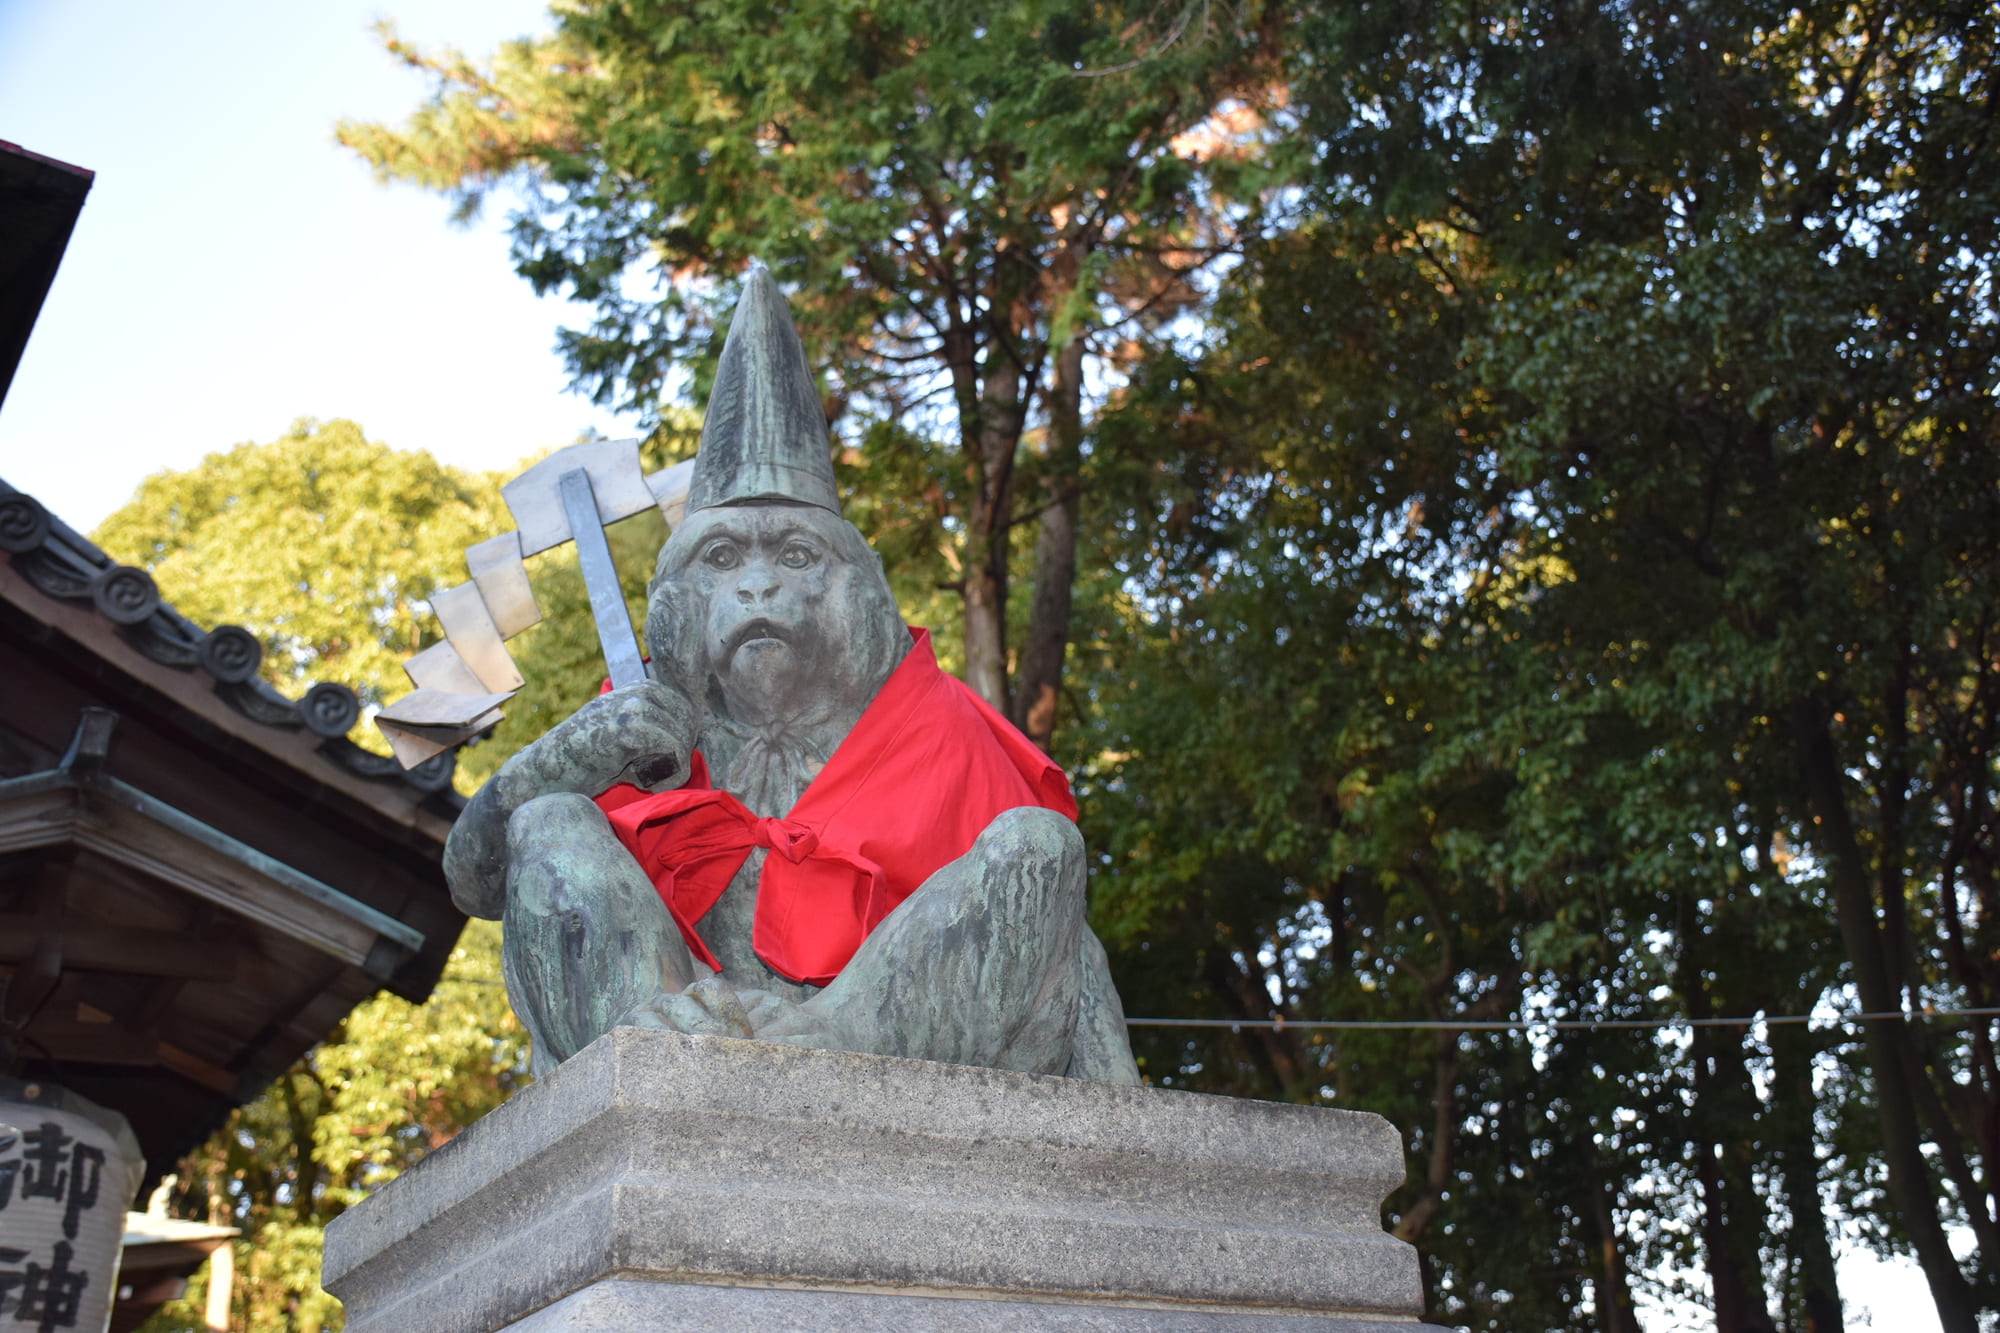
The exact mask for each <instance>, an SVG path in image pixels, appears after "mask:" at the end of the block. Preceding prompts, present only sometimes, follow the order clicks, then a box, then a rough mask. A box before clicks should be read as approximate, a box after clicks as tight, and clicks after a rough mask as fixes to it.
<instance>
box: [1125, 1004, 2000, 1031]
mask: <svg viewBox="0 0 2000 1333" xmlns="http://www.w3.org/2000/svg"><path fill="white" fill-rule="evenodd" d="M1930 1018H2000V1008H1987V1009H1912V1010H1908V1011H1904V1010H1898V1009H1892V1010H1887V1011H1885V1012H1879V1013H1861V1014H1833V1015H1830V1016H1826V1017H1822V1016H1820V1015H1818V1014H1753V1015H1751V1016H1750V1017H1748V1018H1532V1019H1472V1018H1463V1019H1460V1018H1379V1019H1378V1018H1332V1019H1321V1018H1313V1019H1297V1020H1294V1019H1289V1018H1128V1019H1126V1020H1125V1026H1127V1027H1134V1028H1228V1029H1229V1030H1230V1031H1232V1032H1234V1031H1240V1030H1242V1029H1244V1028H1268V1029H1270V1030H1272V1031H1278V1032H1283V1031H1291V1030H1294V1029H1298V1030H1303V1031H1367V1030H1371V1029H1372V1030H1376V1031H1406V1032H1438V1031H1443V1032H1546V1031H1550V1030H1554V1031H1557V1032H1595V1031H1598V1030H1599V1029H1618V1028H1636V1029H1661V1028H1733V1027H1743V1028H1747V1027H1755V1026H1756V1025H1757V1024H1759V1023H1763V1024H1765V1025H1766V1026H1777V1025H1780V1024H1789V1023H1815V1022H1819V1023H1824V1024H1825V1025H1826V1026H1827V1027H1858V1026H1860V1025H1861V1024H1863V1023H1870V1022H1881V1021H1892V1022H1893V1021H1897V1020H1901V1021H1903V1022H1908V1021H1910V1020H1912V1019H1930Z"/></svg>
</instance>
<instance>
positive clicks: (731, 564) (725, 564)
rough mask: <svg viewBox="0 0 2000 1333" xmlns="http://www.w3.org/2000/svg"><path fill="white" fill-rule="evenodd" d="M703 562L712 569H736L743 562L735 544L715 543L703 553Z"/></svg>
mask: <svg viewBox="0 0 2000 1333" xmlns="http://www.w3.org/2000/svg"><path fill="white" fill-rule="evenodd" d="M701 562H702V563H703V564H705V565H707V566H708V567H709V568H710V569H734V568H736V566H737V565H739V564H741V563H742V562H743V557H742V555H741V554H739V553H738V552H737V550H736V543H735V542H715V543H713V544H711V545H710V546H709V548H708V549H707V550H706V551H703V552H702V553H701Z"/></svg>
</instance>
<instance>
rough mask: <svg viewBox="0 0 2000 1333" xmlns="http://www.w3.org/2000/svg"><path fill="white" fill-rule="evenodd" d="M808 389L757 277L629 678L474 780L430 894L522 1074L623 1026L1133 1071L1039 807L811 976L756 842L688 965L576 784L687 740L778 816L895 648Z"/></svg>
mask: <svg viewBox="0 0 2000 1333" xmlns="http://www.w3.org/2000/svg"><path fill="white" fill-rule="evenodd" d="M818 402H819V399H818V394H817V392H816V391H815V390H814V388H813V384H812V379H811V374H810V372H809V370H808V369H807V366H806V362H805V356H804V353H803V352H802V351H801V350H800V347H799V341H798V334H797V333H796V332H795V331H794V329H793V327H792V323H791V319H790V315H789V313H788V312H787V310H786V308H785V305H784V298H783V296H782V295H781V294H780V293H779V292H778V290H777V287H776V284H774V283H773V282H772V281H771V279H770V276H769V275H768V274H766V273H764V272H762V271H761V270H759V271H758V272H756V273H755V274H753V275H752V278H751V281H750V284H749V287H748V291H747V294H746V296H745V299H744V301H743V303H742V305H741V306H740V307H739V310H738V314H737V317H736V319H735V321H734V322H733V323H732V325H731V327H730V332H729V340H728V343H727V345H726V347H725V349H724V352H723V356H722V361H721V365H720V368H719V372H718V377H717V381H716V385H715V389H714V392H713V394H712V395H711V399H710V409H709V417H708V420H707V422H706V424H705V427H704V431H703V439H702V451H701V454H700V456H699V459H698V461H697V463H696V470H695V477H694V480H693V483H692V488H691V491H690V496H689V512H688V517H687V519H686V521H684V522H683V523H682V524H681V525H680V527H679V528H677V529H676V530H675V531H674V533H673V535H672V536H671V537H670V538H669V539H668V541H667V543H666V545H665V546H664V547H663V548H662V549H661V551H660V558H659V564H658V567H657V569H656V571H655V574H654V577H653V582H652V586H651V588H650V589H649V591H648V602H647V614H646V626H645V637H646V644H647V648H648V650H649V652H650V653H651V655H652V659H653V665H652V668H651V673H652V678H651V679H650V680H648V681H646V682H644V683H643V684H639V685H632V686H627V687H625V688H622V689H617V690H613V691H612V692H611V693H609V694H606V695H604V696H602V697H600V698H598V699H595V700H592V701H591V702H590V703H588V704H586V705H585V706H584V707H583V708H581V709H579V710H578V711H577V712H576V714H575V715H573V716H572V717H570V718H568V719H567V720H565V721H564V722H562V723H560V724H559V725H557V726H555V727H554V728H551V729H550V731H549V732H548V734H546V735H545V736H543V737H542V738H541V739H539V740H537V741H536V742H534V743H533V744H532V745H530V746H528V747H527V748H525V749H523V750H522V751H521V752H520V753H519V754H517V755H515V756H514V757H513V758H512V759H511V760H509V761H508V762H507V764H506V765H505V766H504V767H502V768H501V770H500V771H499V772H498V773H497V774H495V775H494V777H493V779H492V780H491V781H490V782H488V783H487V784H486V785H485V787H483V788H482V789H481V790H480V792H479V794H478V795H477V796H475V797H474V798H473V800H472V802H471V804H470V805H469V806H468V808H467V809H466V811H465V814H464V815H463V816H462V817H461V818H460V819H459V821H458V825H457V827H456V829H455V830H454V831H453V833H452V836H451V841H450V843H449V845H448V846H447V847H446V850H445V872H446V875H447V877H448V878H449V880H450V882H451V888H452V895H453V897H454V899H455V900H456V901H457V902H458V904H459V906H460V907H462V908H464V910H466V911H467V912H469V913H472V914H473V915H475V916H482V917H488V918H499V919H500V920H501V921H502V922H503V923H504V931H505V945H504V950H503V955H504V957H503V961H504V965H505V970H506V978H507V992H508V997H509V999H510V1000H511V1001H512V1003H513V1005H514V1010H515V1012H516V1013H517V1014H518V1015H519V1016H520V1018H521V1020H522V1022H523V1023H524V1024H525V1025H526V1026H527V1028H528V1030H529V1032H530V1034H531V1035H532V1036H533V1038H534V1044H535V1064H536V1068H537V1069H538V1070H542V1069H547V1068H550V1067H552V1066H553V1065H555V1064H557V1063H559V1062H560V1061H562V1060H565V1059H567V1058H568V1057H570V1056H571V1055H574V1054H575V1053H576V1052H577V1051H579V1050H581V1049H583V1047H584V1046H586V1045H588V1044H589V1043H590V1042H591V1041H592V1040H594V1039H595V1038H597V1037H598V1036H600V1035H602V1034H603V1033H605V1032H607V1031H609V1030H610V1029H611V1028H613V1027H616V1026H619V1025H621V1024H636V1025H639V1026H647V1027H659V1028H669V1029H672V1030H675V1031H679V1032H687V1033H695V1034H700V1033H713V1034H720V1035H727V1036H736V1037H755V1038H758V1039H760V1040H766V1041H779V1042H788V1043H791V1044H795V1045H804V1046H815V1047H821V1048H824V1049H829V1050H850V1051H861V1052H868V1053H873V1054H880V1055H900V1056H908V1057H912V1058H916V1059H927V1060H943V1061H948V1062H951V1063H955V1064H971V1065H984V1066H989V1067H992V1068H998V1069H1013V1070H1021V1071H1024V1072H1029V1073H1043V1074H1068V1075H1071V1076H1073V1077H1078V1078H1089V1079H1096V1080H1099V1081H1103V1082H1110V1083H1127V1084H1132V1083H1137V1082H1138V1081H1139V1079H1138V1070H1137V1068H1136V1066H1135V1065H1134V1064H1133V1061H1132V1053H1131V1048H1130V1046H1129V1044H1128V1043H1127V1040H1126V1036H1125V1024H1124V1015H1123V1012H1122V1010H1121V1009H1120V1007H1119V1003H1118V995H1117V991H1116V990H1115V988H1114V987H1113V986H1112V983H1111V978H1110V973H1109V971H1108V969H1107V967H1106V963H1105V957H1104V948H1103V946H1102V945H1101V944H1100V943H1099V942H1098V940H1097V938H1096V937H1095V936H1094V935H1093V934H1091V932H1090V929H1089V927H1088V926H1087V925H1085V924H1084V919H1083V908H1084V848H1083V840H1082V838H1081V836H1080V835H1079V834H1078V833H1077V831H1076V827H1075V826H1074V825H1073V824H1071V823H1070V822H1069V821H1068V820H1067V819H1064V818H1063V817H1062V816H1060V815H1057V814H1054V813H1052V812H1050V811H1047V810H1042V809H1037V808H1024V809H1019V810H1010V811H1008V812H1006V813H1005V814H1003V815H1001V816H999V817H998V818H996V819H995V820H994V821H993V822H992V823H991V824H990V825H989V826H988V827H987V829H986V831H985V832H984V833H983V834H982V835H981V836H980V837H979V839H978V840H977V842H975V844H974V845H973V846H972V848H971V849H970V850H969V851H967V852H966V853H965V855H963V856H961V857H959V858H958V859H957V860H955V861H953V862H951V863H950V864H948V865H946V866H944V867H943V868H942V869H940V870H939V871H938V872H937V873H936V874H934V875H932V876H931V878H930V879H929V880H928V881H926V882H925V884H924V885H923V886H922V887H921V888H920V889H918V890H917V892H916V893H915V894H914V895H912V896H911V897H910V898H909V899H908V900H907V901H905V902H904V903H903V904H902V905H901V906H900V907H899V908H897V910H896V911H894V912H893V913H891V914H890V916H889V917H888V918H887V919H886V920H885V921H884V922H883V923H882V924H881V925H880V926H879V927H878V928H877V929H876V930H875V932H874V933H873V934H872V935H870V936H869V938H868V939H867V941H866V942H865V943H864V944H863V945H862V947H861V949H860V951H859V952H858V953H856V954H855V956H854V958H853V960H852V961H851V962H850V963H849V964H848V965H847V967H846V969H845V970H844V971H842V972H841V974H840V975H839V976H838V977H836V978H835V979H834V980H833V982H832V983H831V984H829V985H828V986H826V987H825V988H824V989H820V988H817V987H813V986H808V985H801V984H798V983H795V982H792V981H789V980H787V979H786V978H784V977H782V976H779V975H778V974H777V973H775V972H773V971H772V970H771V969H770V968H769V967H767V966H766V965H765V964H764V962H763V960H762V959H760V958H759V957H758V956H757V955H756V953H755V952H754V951H753V950H752V948H751V921H752V916H753V913H754V911H755V907H756V898H757V881H758V875H759V873H760V871H761V870H762V867H763V857H764V853H763V852H762V851H761V850H758V851H753V852H752V853H751V854H750V856H749V857H748V859H746V860H745V862H744V864H743V867H742V869H741V870H740V871H738V873H737V874H736V876H735V878H734V879H733V880H732V881H731V883H730V885H729V887H728V889H727V890H725V891H724V893H723V895H722V897H721V898H720V899H719V900H717V902H716V903H715V905H714V907H712V908H711V909H710V910H709V912H708V913H707V915H706V916H704V917H703V918H702V919H701V921H700V922H699V923H698V925H699V928H700V930H701V934H702V939H703V940H704V941H705V942H706V943H707V944H708V946H709V948H710V949H711V950H712V951H713V953H714V954H715V956H716V959H717V961H719V962H720V963H721V964H722V970H721V972H720V973H711V971H710V969H709V968H707V967H706V966H705V965H703V964H702V963H700V962H699V961H697V960H696V959H695V958H694V957H693V956H692V955H691V954H690V953H689V951H688V948H687V945H686V943H685V942H684V941H683V940H682V939H681V936H680V932H679V930H678V929H677V928H676V927H675V925H674V923H673V920H672V918H671V917H670V916H669V914H668V912H667V910H666V907H665V906H664V905H663V904H662V903H661V901H660V898H659V895H658V894H657V893H656V892H655V891H654V889H653V886H652V885H651V883H649V882H648V880H647V878H646V876H645V874H644V873H643V872H642V871H641V870H640V868H639V866H638V865H637V863H635V862H634V861H633V860H632V858H631V856H630V855H629V854H628V853H627V852H626V850H625V849H624V847H623V846H622V845H620V843H619V842H618V840H617V838H616V837H615V836H614V835H613V833H612V831H611V827H610V824H609V823H608V822H607V821H606V819H605V817H604V815H603V813H602V812H601V811H600V810H599V809H598V808H597V806H596V804H595V803H594V802H593V801H592V799H591V798H592V797H594V796H596V795H597V794H599V793H601V792H603V791H605V790H606V789H607V788H609V787H611V786H613V785H615V784H617V783H621V782H629V783H632V784H634V785H636V786H639V787H643V788H646V789H647V790H651V791H662V790H667V789H669V788H673V787H677V786H679V785H680V784H681V783H682V782H684V781H685V780H686V775H687V771H688V756H689V754H690V753H691V752H692V751H694V750H696V749H699V750H700V751H701V752H702V755H703V757H704V758H705V759H706V760H707V762H708V764H709V766H710V770H711V773H712V774H713V775H714V777H715V779H716V781H717V784H718V785H719V786H721V787H723V788H724V789H726V790H727V791H729V792H730V793H732V794H733V795H735V796H736V797H737V798H738V799H739V800H741V801H742V802H743V803H744V805H746V806H748V807H749V808H750V809H751V810H753V811H755V812H756V813H757V814H759V815H765V816H781V815H783V814H785V813H786V812H787V811H788V810H790V809H791V807H792V805H793V804H794V803H795V802H796V801H797V800H798V798H799V795H800V793H801V792H803V791H804V790H805V787H806V785H807V784H808V783H809V782H810V781H811V780H812V777H813V775H814V774H816V773H817V772H818V771H819V769H820V767H821V766H822V765H823V764H825V762H826V761H827V759H828V758H829V757H830V756H831V755H832V754H833V752H834V750H835V748H836V747H837V746H838V745H839V744H840V742H841V740H842V738H843V737H845V736H846V735H847V733H848V732H849V731H850V730H851V729H852V728H853V727H854V725H855V723H856V721H857V720H858V719H859V718H860V716H861V714H862V712H863V711H864V710H865V709H866V708H867V706H868V703H869V701H870V700H871V699H873V698H874V696H875V694H876V692H877V691H878V690H879V689H880V688H881V686H882V683H883V682H884V681H885V680H887V679H888V677H889V674H890V673H891V672H892V671H894V670H895V668H896V666H897V664H898V663H899V662H900V661H901V660H902V658H903V655H904V654H905V653H906V652H907V651H908V650H909V643H910V640H909V635H908V632H907V630H906V629H905V628H904V626H903V623H902V619H901V617H900V616H899V614H898V612H897V610H896V604H895V600H894V598H893V597H892V596H891V595H890V592H889V586H888V583H887V581H886V580H885V579H884V577H883V575H882V567H881V561H880V559H879V558H878V557H877V556H876V555H875V553H874V552H873V551H871V550H870V549H869V547H868V545H867V543H866V541H865V540H864V539H863V538H862V536H861V534H860V533H859V532H858V531H857V530H856V529H855V528H854V527H853V526H852V525H851V524H849V523H847V522H846V521H845V520H844V519H842V518H841V517H840V516H839V501H838V498H837V493H836V491H835V489H834V481H833V468H832V463H831V461H830V457H829V453H828V449H827V442H826V427H825V418H824V416H823V415H821V414H820V411H819V408H818ZM718 551H721V552H723V553H724V554H722V555H717V554H716V552H718Z"/></svg>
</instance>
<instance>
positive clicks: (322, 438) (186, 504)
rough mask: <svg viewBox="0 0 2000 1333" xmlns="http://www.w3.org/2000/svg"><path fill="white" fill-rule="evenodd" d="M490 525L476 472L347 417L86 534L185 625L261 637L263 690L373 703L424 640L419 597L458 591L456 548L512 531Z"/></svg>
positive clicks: (225, 456) (311, 425) (155, 497)
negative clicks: (325, 689)
mask: <svg viewBox="0 0 2000 1333" xmlns="http://www.w3.org/2000/svg"><path fill="white" fill-rule="evenodd" d="M505 514H506V510H505V509H504V508H502V507H501V505H500V497H499V492H498V489H497V487H496V485H495V482H494V479H493V478H491V477H485V476H475V475H470V474H467V473H464V472H460V471H459V470H457V469H455V468H449V467H445V466H444V465H442V464H440V463H438V462H437V461H436V460H434V459H432V458H431V457H430V456H429V455H428V454H423V453H405V452H400V451H398V450H394V449H390V448H389V447H388V446H386V445H383V444H377V443H374V442H371V441H369V440H368V439H367V438H366V437H365V436H363V434H362V432H361V428H360V427H359V426H357V425H355V424H354V423H353V422H351V421H330V422H326V423H324V424H322V423H319V422H315V421H310V420H301V421H298V422H296V423H294V424H293V426H292V427H291V429H290V430H288V431H286V432H285V434H284V435H282V436H280V437H279V438H278V439H277V440H275V441H273V442H272V443H270V444H244V445H238V446H237V447H236V448H234V449H231V450H229V451H228V452H226V453H219V454H211V455H210V456H209V457H208V458H206V459H204V460H203V461H202V463H201V464H200V465H199V466H197V467H194V468H191V469H189V470H188V471H186V472H160V473H156V474H155V475H153V476H151V477H149V478H147V479H146V481H145V482H143V483H142V484H141V485H140V487H139V490H138V492H137V493H136V494H135V495H134V496H133V497H132V499H131V500H130V501H129V502H127V503H126V504H125V505H124V506H123V507H122V508H120V509H119V510H118V511H117V512H115V513H114V514H112V515H111V516H110V517H109V518H107V519H105V520H104V522H103V523H102V524H101V525H99V527H98V529H97V531H96V533H94V534H93V536H94V539H95V540H96V541H97V543H98V544H99V545H100V546H102V547H103V548H104V549H105V550H106V551H107V552H109V553H110V554H111V555H112V556H113V557H114V558H116V559H118V560H121V561H125V562H127V563H132V564H138V565H142V566H144V567H145V568H146V569H147V570H149V571H150V572H151V573H152V575H153V578H154V580H155V581H156V582H157V583H158V584H159V586H160V592H161V595H162V596H164V597H165V598H166V599H167V601H168V602H170V603H172V604H173V605H174V606H175V607H176V608H178V609H179V610H180V611H181V612H182V613H183V614H185V615H187V616H188V617H190V618H191V619H193V620H194V621H195V622H196V623H197V624H201V625H204V626H212V625H217V624H223V623H228V624H240V625H242V626H243V627H244V628H246V629H248V630H250V631H251V632H252V633H253V634H255V635H257V637H258V638H260V639H262V640H263V641H264V647H265V652H264V674H265V677H266V678H267V679H269V680H270V681H271V683H273V684H274V685H281V686H284V687H286V689H287V692H289V693H291V694H294V695H296V694H297V693H299V692H300V691H301V690H302V689H303V687H304V686H305V685H306V684H307V683H309V682H311V681H316V680H332V681H338V682H340V683H341V684H343V685H348V686H351V687H353V688H354V689H355V690H356V691H357V692H358V693H359V694H360V695H361V698H362V702H363V703H364V704H374V705H379V704H382V703H385V702H387V701H388V700H389V699H391V698H394V697H395V696H396V695H398V694H401V693H403V692H404V691H405V690H406V689H407V688H408V685H407V682H405V681H404V678H403V673H402V663H403V661H404V659H405V658H407V657H408V656H409V655H410V654H411V653H413V652H415V651H416V650H417V649H419V648H421V647H422V646H424V645H425V644H426V643H428V642H431V641H433V640H434V639H435V638H436V637H437V626H436V622H435V621H433V620H431V618H430V616H429V608H428V606H427V604H426V603H425V600H424V599H425V598H427V597H428V596H429V595H430V593H431V592H432V591H434V590H435V589H437V588H439V587H441V586H446V585H449V584H453V583H459V582H463V581H464V579H465V558H464V550H465V548H466V547H467V546H469V545H471V544H472V543H473V542H476V541H480V540H482V539H483V538H485V537H488V536H491V535H493V534H494V533H496V532H500V531H503V530H505V529H506V528H507V527H509V526H511V525H510V524H509V523H508V522H507V520H506V517H505ZM363 731H365V732H367V733H369V734H372V732H373V728H364V729H363ZM360 734H361V733H360V732H357V739H358V738H359V736H360Z"/></svg>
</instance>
